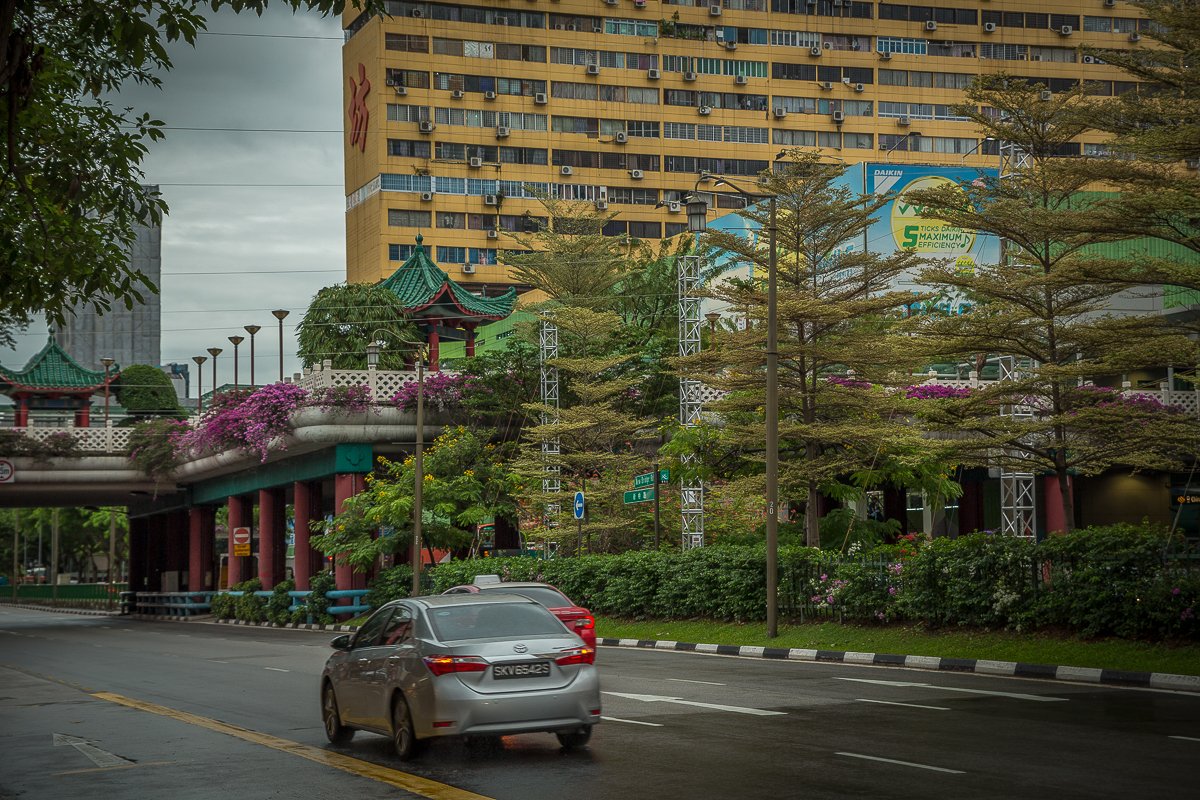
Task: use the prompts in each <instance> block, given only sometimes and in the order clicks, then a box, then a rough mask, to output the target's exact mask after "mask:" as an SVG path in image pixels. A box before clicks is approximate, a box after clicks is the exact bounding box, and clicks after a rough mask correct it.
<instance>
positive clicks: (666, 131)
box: [663, 122, 696, 139]
mask: <svg viewBox="0 0 1200 800" xmlns="http://www.w3.org/2000/svg"><path fill="white" fill-rule="evenodd" d="M663 138H664V139H695V138H696V126H695V125H693V124H692V123H690V122H664V123H663Z"/></svg>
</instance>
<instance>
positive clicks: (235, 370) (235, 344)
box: [229, 336, 246, 392]
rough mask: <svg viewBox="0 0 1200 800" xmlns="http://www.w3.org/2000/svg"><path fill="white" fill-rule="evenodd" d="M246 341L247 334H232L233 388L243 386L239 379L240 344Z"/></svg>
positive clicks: (235, 389) (230, 338)
mask: <svg viewBox="0 0 1200 800" xmlns="http://www.w3.org/2000/svg"><path fill="white" fill-rule="evenodd" d="M244 341H246V337H245V336H230V337H229V343H230V344H232V345H233V390H234V391H235V392H236V391H237V390H239V389H241V388H242V384H241V382H239V381H238V345H239V344H241V343H242V342H244Z"/></svg>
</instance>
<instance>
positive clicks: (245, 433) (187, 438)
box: [178, 383, 308, 461]
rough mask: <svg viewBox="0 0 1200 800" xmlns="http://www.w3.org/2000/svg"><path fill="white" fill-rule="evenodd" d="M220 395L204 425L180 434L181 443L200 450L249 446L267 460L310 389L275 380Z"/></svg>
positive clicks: (287, 431)
mask: <svg viewBox="0 0 1200 800" xmlns="http://www.w3.org/2000/svg"><path fill="white" fill-rule="evenodd" d="M227 395H233V396H232V397H230V396H227ZM218 398H219V399H217V400H216V401H214V403H213V406H212V408H211V409H210V410H209V412H208V413H207V414H205V416H204V419H203V421H202V422H201V423H200V425H199V426H198V427H196V428H195V429H193V430H191V431H189V432H188V433H186V434H184V435H182V436H180V437H179V439H178V442H179V444H180V446H181V447H183V448H186V449H189V450H191V451H193V452H196V453H203V452H209V451H213V450H246V451H249V452H252V453H257V454H258V456H259V457H260V459H261V460H262V461H266V460H267V455H268V454H269V452H270V446H271V443H272V442H273V441H275V440H277V439H279V438H280V437H283V436H285V435H287V434H288V433H289V432H291V430H292V422H291V415H292V412H294V411H295V410H296V409H298V408H300V407H301V406H303V405H304V404H305V402H306V401H307V399H308V393H307V392H306V391H304V390H303V389H301V388H300V387H299V386H295V385H293V384H289V383H273V384H270V385H268V386H264V387H262V388H261V389H259V390H258V391H256V392H253V393H246V392H226V393H223V394H222V395H219V396H218Z"/></svg>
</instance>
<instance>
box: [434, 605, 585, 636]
mask: <svg viewBox="0 0 1200 800" xmlns="http://www.w3.org/2000/svg"><path fill="white" fill-rule="evenodd" d="M429 621H430V623H431V624H432V626H433V629H434V632H435V634H436V635H437V638H438V639H440V640H442V641H443V642H453V641H458V640H460V639H491V638H504V637H520V636H542V635H546V634H560V633H565V631H566V629H565V628H563V624H562V623H561V622H559V621H558V618H557V617H555V616H554V615H553V614H551V613H550V612H549V611H547V610H546V609H545V608H543V607H542V606H540V605H536V604H534V603H487V604H479V603H472V604H470V605H461V606H447V607H445V608H436V609H434V610H433V612H432V613H431V614H430V617H429Z"/></svg>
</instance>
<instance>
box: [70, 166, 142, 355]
mask: <svg viewBox="0 0 1200 800" xmlns="http://www.w3.org/2000/svg"><path fill="white" fill-rule="evenodd" d="M146 190H147V191H153V192H157V191H158V187H157V186H147V187H146ZM129 260H130V263H131V265H132V267H133V268H134V269H137V270H140V271H141V272H142V273H143V274H145V275H146V276H147V277H148V278H149V279H150V280H151V281H152V282H153V283H154V285H155V286H161V282H162V281H161V279H162V227H161V226H160V225H154V226H138V229H137V238H136V239H135V240H134V243H133V247H132V249H131V251H130V254H129ZM161 336H162V302H161V300H160V298H159V295H158V294H150V293H146V295H145V302H143V303H141V304H140V305H137V306H135V307H134V308H132V309H127V308H125V306H124V305H123V304H121V303H113V305H112V308H111V309H110V310H109V311H108V312H107V313H105V314H104V315H103V316H101V315H100V314H97V313H96V312H95V311H93V310H92V309H91V308H90V307H89V306H82V307H76V308H75V315H74V316H73V317H68V319H67V322H66V325H65V326H64V327H63V328H62V329H61V330H58V331H56V332H55V338H56V339H57V340H58V344H59V347H61V348H62V349H63V350H65V351H66V352H67V353H68V354H70V356H71V358H73V359H75V361H76V362H78V363H79V365H80V366H82V367H84V368H86V369H93V370H98V369H103V368H104V367H103V366H102V365H101V364H100V359H102V358H105V357H111V358H113V359H114V360H115V361H116V363H117V364H118V365H120V366H122V367H127V366H130V365H131V364H150V365H151V366H156V367H157V366H159V360H160V358H161V349H160V346H161V341H160V340H161Z"/></svg>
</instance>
